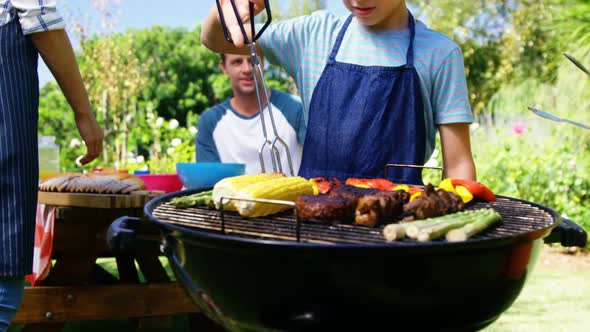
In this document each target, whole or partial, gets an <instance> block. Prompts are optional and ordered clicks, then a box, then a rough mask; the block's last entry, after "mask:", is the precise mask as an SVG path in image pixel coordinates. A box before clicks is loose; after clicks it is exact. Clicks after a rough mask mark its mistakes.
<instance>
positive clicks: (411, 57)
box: [328, 13, 416, 66]
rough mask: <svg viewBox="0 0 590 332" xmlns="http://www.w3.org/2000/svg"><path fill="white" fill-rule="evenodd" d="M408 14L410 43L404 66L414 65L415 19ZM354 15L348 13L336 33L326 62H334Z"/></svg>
mask: <svg viewBox="0 0 590 332" xmlns="http://www.w3.org/2000/svg"><path fill="white" fill-rule="evenodd" d="M409 14H410V45H409V46H408V51H407V54H406V66H413V65H414V37H415V36H416V21H415V20H414V16H413V15H412V13H409ZM353 17H354V15H352V14H350V16H348V18H347V19H346V21H345V22H344V25H343V26H342V28H341V29H340V32H339V33H338V37H337V38H336V42H335V43H334V47H332V52H331V53H330V57H329V59H328V63H334V62H336V55H338V51H339V50H340V45H341V44H342V39H344V34H345V33H346V30H347V29H348V26H349V25H350V22H352V18H353Z"/></svg>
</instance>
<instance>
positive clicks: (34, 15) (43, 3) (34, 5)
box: [0, 0, 65, 35]
mask: <svg viewBox="0 0 590 332" xmlns="http://www.w3.org/2000/svg"><path fill="white" fill-rule="evenodd" d="M56 5H57V0H0V26H3V25H4V24H6V23H8V22H10V21H12V20H15V19H17V18H18V20H19V21H20V25H21V27H22V31H23V34H25V35H28V34H31V33H35V32H41V31H49V30H58V29H63V28H64V27H65V23H64V20H63V18H62V17H61V15H60V14H59V13H58V11H57V8H56Z"/></svg>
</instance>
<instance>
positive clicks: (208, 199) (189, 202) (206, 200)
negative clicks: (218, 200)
mask: <svg viewBox="0 0 590 332" xmlns="http://www.w3.org/2000/svg"><path fill="white" fill-rule="evenodd" d="M170 204H171V205H172V206H174V207H177V208H181V209H182V208H188V207H191V206H199V205H202V206H208V207H213V206H214V204H213V190H209V191H203V192H200V193H197V194H193V195H188V196H181V197H175V198H173V199H172V200H170Z"/></svg>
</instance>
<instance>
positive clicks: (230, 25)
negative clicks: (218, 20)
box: [219, 0, 265, 48]
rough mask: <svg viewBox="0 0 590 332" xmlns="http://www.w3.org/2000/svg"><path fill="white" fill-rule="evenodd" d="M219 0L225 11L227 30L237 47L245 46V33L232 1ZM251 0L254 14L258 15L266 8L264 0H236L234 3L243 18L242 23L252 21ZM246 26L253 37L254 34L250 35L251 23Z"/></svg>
mask: <svg viewBox="0 0 590 332" xmlns="http://www.w3.org/2000/svg"><path fill="white" fill-rule="evenodd" d="M219 2H220V4H221V8H222V11H223V17H224V18H225V24H226V26H227V30H228V31H229V33H230V35H231V38H232V40H233V41H234V45H235V46H236V47H237V48H241V47H243V46H244V35H242V30H241V29H240V25H239V23H238V20H237V19H236V14H235V13H234V9H233V7H232V5H231V2H230V1H229V0H219ZM250 2H251V3H253V4H254V16H256V15H258V14H259V13H260V12H261V11H263V10H264V8H265V6H264V0H234V3H235V4H236V7H237V8H238V13H240V19H241V20H242V23H249V22H250ZM244 27H245V29H246V33H247V34H248V38H250V39H252V36H250V25H249V24H245V25H244Z"/></svg>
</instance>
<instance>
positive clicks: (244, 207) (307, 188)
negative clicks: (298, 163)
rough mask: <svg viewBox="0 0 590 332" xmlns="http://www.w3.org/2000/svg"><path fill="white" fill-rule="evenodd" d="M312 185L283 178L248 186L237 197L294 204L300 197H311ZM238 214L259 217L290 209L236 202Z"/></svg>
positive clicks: (275, 205) (258, 203)
mask: <svg viewBox="0 0 590 332" xmlns="http://www.w3.org/2000/svg"><path fill="white" fill-rule="evenodd" d="M312 194H313V185H312V183H311V182H309V181H308V180H306V179H304V178H302V177H299V176H294V177H284V178H275V179H271V180H266V181H263V182H258V183H255V184H252V185H249V186H247V187H245V188H243V189H242V190H240V192H239V194H238V197H239V198H246V199H255V198H264V199H275V200H283V201H291V202H294V201H295V199H297V197H299V196H300V195H312ZM235 206H236V207H237V209H238V213H239V214H240V215H241V216H243V217H261V216H267V215H269V214H273V213H277V212H280V211H284V210H287V209H290V207H289V206H288V205H281V204H272V203H261V202H249V201H236V202H235Z"/></svg>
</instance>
